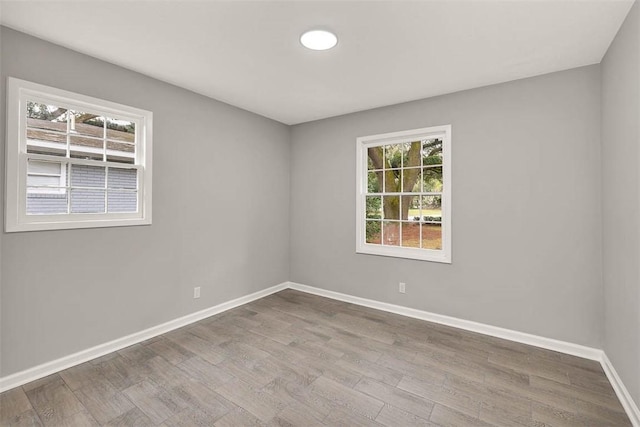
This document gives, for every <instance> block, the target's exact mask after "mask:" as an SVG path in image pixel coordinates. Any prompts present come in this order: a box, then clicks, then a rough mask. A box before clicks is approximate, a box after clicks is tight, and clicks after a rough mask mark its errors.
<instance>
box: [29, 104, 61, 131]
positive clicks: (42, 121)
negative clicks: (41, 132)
mask: <svg viewBox="0 0 640 427" xmlns="http://www.w3.org/2000/svg"><path fill="white" fill-rule="evenodd" d="M27 127H31V128H37V129H49V130H57V131H60V132H66V131H67V110H66V109H65V108H60V107H58V106H57V105H51V104H40V103H38V102H33V101H27Z"/></svg>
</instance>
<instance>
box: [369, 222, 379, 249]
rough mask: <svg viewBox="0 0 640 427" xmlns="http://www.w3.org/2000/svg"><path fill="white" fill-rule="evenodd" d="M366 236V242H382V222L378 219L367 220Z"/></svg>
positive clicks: (376, 243)
mask: <svg viewBox="0 0 640 427" xmlns="http://www.w3.org/2000/svg"><path fill="white" fill-rule="evenodd" d="M366 238H367V243H372V244H375V245H380V244H382V223H381V222H380V221H367V224H366Z"/></svg>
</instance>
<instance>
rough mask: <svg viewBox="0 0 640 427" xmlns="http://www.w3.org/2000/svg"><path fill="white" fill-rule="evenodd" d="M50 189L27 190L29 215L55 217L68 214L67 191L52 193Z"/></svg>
mask: <svg viewBox="0 0 640 427" xmlns="http://www.w3.org/2000/svg"><path fill="white" fill-rule="evenodd" d="M51 191H52V189H50V188H32V187H30V188H28V189H27V215H53V214H66V213H67V194H68V193H67V191H66V190H65V189H64V188H63V189H60V190H59V193H52V192H51Z"/></svg>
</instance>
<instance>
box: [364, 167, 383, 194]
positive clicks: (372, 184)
mask: <svg viewBox="0 0 640 427" xmlns="http://www.w3.org/2000/svg"><path fill="white" fill-rule="evenodd" d="M381 179H382V172H369V173H368V175H367V193H379V192H380V190H381V188H380V187H381V185H380V180H381Z"/></svg>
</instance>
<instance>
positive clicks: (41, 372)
mask: <svg viewBox="0 0 640 427" xmlns="http://www.w3.org/2000/svg"><path fill="white" fill-rule="evenodd" d="M287 287H288V282H284V283H281V284H279V285H275V286H272V287H270V288H267V289H263V290H261V291H258V292H254V293H252V294H249V295H245V296H243V297H240V298H236V299H234V300H231V301H227V302H223V303H222V304H218V305H216V306H213V307H209V308H206V309H204V310H201V311H197V312H195V313H191V314H187V315H186V316H183V317H180V318H177V319H174V320H170V321H168V322H166V323H162V324H161V325H157V326H153V327H151V328H148V329H145V330H143V331H140V332H136V333H133V334H131V335H127V336H125V337H122V338H118V339H115V340H113V341H110V342H107V343H104V344H100V345H97V346H95V347H91V348H88V349H86V350H82V351H79V352H77V353H74V354H70V355H68V356H64V357H61V358H60V359H56V360H53V361H51V362H47V363H43V364H42V365H38V366H35V367H33V368H29V369H26V370H24V371H20V372H16V373H15V374H12V375H8V376H6V377H2V378H0V392H3V391H5V390H9V389H12V388H14V387H19V386H21V385H23V384H26V383H28V382H31V381H35V380H37V379H40V378H43V377H46V376H47V375H51V374H54V373H56V372H60V371H62V370H65V369H67V368H70V367H72V366H75V365H79V364H81V363H84V362H88V361H89V360H92V359H95V358H97V357H100V356H104V355H105V354H108V353H112V352H114V351H117V350H120V349H122V348H125V347H129V346H130V345H133V344H137V343H139V342H142V341H145V340H148V339H149V338H153V337H155V336H158V335H161V334H164V333H166V332H169V331H172V330H174V329H177V328H181V327H183V326H186V325H189V324H191V323H194V322H197V321H199V320H202V319H206V318H207V317H210V316H213V315H215V314H218V313H222V312H223V311H227V310H230V309H232V308H235V307H238V306H240V305H243V304H247V303H249V302H251V301H255V300H257V299H260V298H263V297H265V296H267V295H271V294H273V293H275V292H279V291H281V290H283V289H287Z"/></svg>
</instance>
